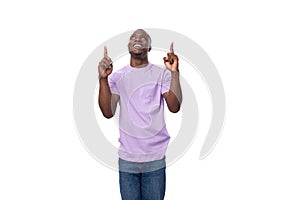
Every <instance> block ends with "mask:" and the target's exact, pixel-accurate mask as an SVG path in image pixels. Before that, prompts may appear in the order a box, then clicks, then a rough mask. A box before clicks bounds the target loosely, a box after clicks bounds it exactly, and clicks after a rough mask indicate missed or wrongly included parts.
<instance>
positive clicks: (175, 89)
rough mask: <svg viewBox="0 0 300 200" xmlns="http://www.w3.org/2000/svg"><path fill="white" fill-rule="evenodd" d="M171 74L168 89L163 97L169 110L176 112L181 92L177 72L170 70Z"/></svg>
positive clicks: (179, 103) (180, 100)
mask: <svg viewBox="0 0 300 200" xmlns="http://www.w3.org/2000/svg"><path fill="white" fill-rule="evenodd" d="M171 74H172V75H171V85H170V90H169V92H168V93H167V94H166V95H164V97H165V99H166V102H167V106H168V108H169V110H170V111H171V112H173V113H176V112H178V111H179V110H180V105H181V102H182V93H181V86H180V81H179V72H178V71H172V72H171Z"/></svg>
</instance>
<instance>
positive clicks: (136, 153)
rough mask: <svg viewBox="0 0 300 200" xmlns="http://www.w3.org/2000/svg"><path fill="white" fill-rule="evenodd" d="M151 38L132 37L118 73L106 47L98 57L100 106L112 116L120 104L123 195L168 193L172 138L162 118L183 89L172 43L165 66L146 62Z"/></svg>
mask: <svg viewBox="0 0 300 200" xmlns="http://www.w3.org/2000/svg"><path fill="white" fill-rule="evenodd" d="M150 50H151V38H150V36H149V35H148V34H147V33H146V32H145V31H144V30H142V29H138V30H136V31H135V32H134V33H133V34H132V35H131V37H130V39H129V43H128V51H129V53H130V55H131V56H130V64H129V65H127V66H125V67H123V68H121V69H120V70H118V71H116V72H114V73H113V74H111V73H112V71H113V65H112V60H111V59H110V58H109V57H108V53H107V49H106V47H104V58H103V59H102V60H101V61H100V62H99V66H98V72H99V82H100V89H99V99H98V103H99V106H100V109H101V111H102V113H103V115H104V117H106V118H111V117H112V116H113V115H114V113H115V110H116V107H117V103H119V106H120V118H119V130H120V138H119V142H120V147H119V182H120V192H121V196H122V199H123V200H141V199H143V200H161V199H164V195H165V180H166V178H165V168H166V163H165V153H166V149H167V146H168V143H169V140H170V136H169V134H168V131H167V129H166V124H165V120H164V99H165V101H166V103H167V106H168V109H169V110H170V111H171V112H173V113H176V112H178V111H179V109H180V105H181V101H182V94H181V87H180V82H179V70H178V57H177V55H175V54H174V51H173V43H172V44H171V46H170V52H169V53H168V54H167V57H164V58H163V60H164V64H165V67H159V66H155V65H153V64H151V63H149V61H148V52H150Z"/></svg>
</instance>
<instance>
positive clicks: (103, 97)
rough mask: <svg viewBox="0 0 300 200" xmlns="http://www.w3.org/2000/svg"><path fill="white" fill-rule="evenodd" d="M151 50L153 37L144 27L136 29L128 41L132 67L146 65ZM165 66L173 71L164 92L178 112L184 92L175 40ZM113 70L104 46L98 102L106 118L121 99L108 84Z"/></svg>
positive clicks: (174, 111)
mask: <svg viewBox="0 0 300 200" xmlns="http://www.w3.org/2000/svg"><path fill="white" fill-rule="evenodd" d="M150 50H151V38H150V36H149V35H148V34H147V33H146V32H145V31H144V30H142V29H138V30H136V31H135V32H134V33H133V34H132V35H131V37H130V39H129V42H128V51H129V53H130V55H131V56H130V65H131V66H132V67H137V68H140V67H145V66H146V65H148V63H149V61H148V52H150ZM163 61H164V64H165V67H166V68H167V69H169V70H170V71H171V86H170V90H169V91H168V92H165V93H164V94H163V97H164V99H165V101H166V103H167V106H168V109H169V110H170V111H171V112H173V113H176V112H178V111H179V110H180V105H181V102H182V92H181V87H180V82H179V69H178V65H179V62H178V56H177V55H176V54H175V53H174V49H173V42H172V43H171V45H170V52H169V53H167V57H164V58H163ZM112 71H113V65H112V60H111V59H110V58H109V56H108V53H107V48H106V47H104V57H103V58H102V60H101V61H100V62H99V65H98V72H99V83H100V88H99V96H98V104H99V107H100V109H101V111H102V113H103V116H104V117H106V118H111V117H113V115H114V114H115V111H116V107H117V103H118V101H119V100H120V97H119V95H116V94H112V93H111V91H110V88H109V84H108V80H107V79H108V76H109V75H110V74H111V73H112Z"/></svg>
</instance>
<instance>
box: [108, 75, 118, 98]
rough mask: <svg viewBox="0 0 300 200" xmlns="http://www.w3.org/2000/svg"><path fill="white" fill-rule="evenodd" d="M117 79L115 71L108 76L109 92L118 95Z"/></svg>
mask: <svg viewBox="0 0 300 200" xmlns="http://www.w3.org/2000/svg"><path fill="white" fill-rule="evenodd" d="M117 81H118V80H117V76H116V73H113V74H111V75H110V76H108V84H109V88H110V92H111V93H112V94H117V95H120V93H119V90H118V86H117Z"/></svg>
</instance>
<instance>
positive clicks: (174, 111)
mask: <svg viewBox="0 0 300 200" xmlns="http://www.w3.org/2000/svg"><path fill="white" fill-rule="evenodd" d="M179 110H180V105H178V106H173V107H169V111H170V112H171V113H178V112H179Z"/></svg>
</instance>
